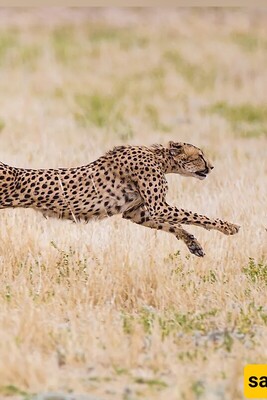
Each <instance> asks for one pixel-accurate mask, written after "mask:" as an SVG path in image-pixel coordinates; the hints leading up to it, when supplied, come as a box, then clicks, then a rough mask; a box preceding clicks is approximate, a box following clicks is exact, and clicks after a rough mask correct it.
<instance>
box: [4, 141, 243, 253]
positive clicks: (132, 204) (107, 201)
mask: <svg viewBox="0 0 267 400" xmlns="http://www.w3.org/2000/svg"><path fill="white" fill-rule="evenodd" d="M212 169H213V166H212V165H211V164H210V162H209V161H208V160H207V158H206V157H205V156H204V154H203V152H202V151H201V150H200V149H199V148H197V147H195V146H193V145H191V144H188V143H174V142H169V143H168V145H167V146H162V145H153V146H150V147H146V146H118V147H115V148H114V149H113V150H111V151H109V152H107V153H106V154H105V155H103V156H102V157H99V158H98V159H97V160H96V161H93V162H91V163H90V164H88V165H84V166H81V167H77V168H58V169H24V168H16V167H10V166H8V165H6V164H3V163H0V208H8V207H23V208H33V209H35V210H38V211H41V212H42V213H43V215H44V216H46V217H56V218H62V219H70V220H73V221H75V222H78V221H80V220H83V221H86V222H87V221H88V220H90V219H92V218H105V217H111V216H113V215H115V214H121V215H122V218H125V219H128V220H130V221H132V222H135V223H136V224H140V225H143V226H146V227H149V228H152V229H157V230H163V231H165V232H169V233H171V234H173V235H174V236H175V237H176V238H177V239H179V240H182V241H183V242H184V243H185V244H186V246H187V247H188V249H189V251H190V252H191V253H193V254H194V255H196V256H198V257H203V256H204V251H203V249H202V247H201V245H200V244H199V243H198V241H197V240H196V239H195V237H194V236H193V235H191V234H190V233H188V232H187V231H186V230H184V229H183V225H190V224H191V225H196V226H200V227H203V228H205V229H208V230H210V229H216V230H218V231H220V232H222V233H224V234H225V235H234V234H235V233H237V232H238V230H239V226H238V225H234V224H231V223H229V222H225V221H222V220H220V219H210V218H208V217H206V216H204V215H200V214H197V213H194V212H192V211H187V210H184V209H182V208H176V207H172V206H170V205H169V204H168V203H167V202H166V194H167V190H168V185H167V181H166V177H165V175H166V174H169V173H175V174H180V175H182V176H190V177H195V178H198V179H204V178H205V177H206V176H207V175H208V174H209V173H210V172H211V170H212Z"/></svg>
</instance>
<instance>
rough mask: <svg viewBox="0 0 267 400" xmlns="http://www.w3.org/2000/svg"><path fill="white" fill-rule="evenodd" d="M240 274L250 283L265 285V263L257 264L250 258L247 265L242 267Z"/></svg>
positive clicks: (266, 279)
mask: <svg viewBox="0 0 267 400" xmlns="http://www.w3.org/2000/svg"><path fill="white" fill-rule="evenodd" d="M242 272H243V273H244V274H245V275H246V276H247V278H248V279H249V280H250V281H251V282H253V283H260V282H262V283H264V284H265V285H267V263H265V262H263V261H259V262H257V261H256V260H255V259H254V258H250V259H249V262H248V265H246V266H245V267H243V269H242Z"/></svg>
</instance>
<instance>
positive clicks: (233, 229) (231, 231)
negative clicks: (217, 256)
mask: <svg viewBox="0 0 267 400" xmlns="http://www.w3.org/2000/svg"><path fill="white" fill-rule="evenodd" d="M239 229H240V226H239V225H235V224H231V223H230V222H225V224H224V226H223V227H222V233H224V234H225V235H235V234H236V233H237V232H238V231H239Z"/></svg>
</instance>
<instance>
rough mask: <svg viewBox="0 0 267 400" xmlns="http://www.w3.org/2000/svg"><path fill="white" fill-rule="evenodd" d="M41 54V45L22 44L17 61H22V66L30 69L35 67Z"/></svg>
mask: <svg viewBox="0 0 267 400" xmlns="http://www.w3.org/2000/svg"><path fill="white" fill-rule="evenodd" d="M41 54H42V47H41V46H36V45H31V46H24V47H22V48H21V49H20V52H19V57H18V58H19V59H18V63H22V64H23V65H24V66H26V67H28V68H30V69H36V67H37V63H38V61H39V59H40V57H41Z"/></svg>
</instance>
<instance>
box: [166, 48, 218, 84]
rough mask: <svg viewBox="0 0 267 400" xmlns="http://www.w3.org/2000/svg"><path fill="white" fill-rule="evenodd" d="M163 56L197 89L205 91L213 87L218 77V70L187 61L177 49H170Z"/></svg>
mask: <svg viewBox="0 0 267 400" xmlns="http://www.w3.org/2000/svg"><path fill="white" fill-rule="evenodd" d="M163 58H164V59H165V60H166V61H167V62H169V63H170V64H171V65H173V66H174V67H175V69H176V71H177V73H178V74H180V75H181V76H182V77H183V78H184V79H185V80H186V81H187V82H188V83H189V84H190V85H191V86H192V87H193V88H194V89H195V90H198V91H204V90H206V89H212V88H213V87H214V82H215V78H216V71H215V69H214V68H212V67H208V66H206V67H205V68H204V67H202V66H201V65H199V64H194V63H192V62H190V61H187V60H186V59H185V58H184V57H182V56H181V54H180V53H178V52H177V51H168V52H166V53H165V54H164V56H163Z"/></svg>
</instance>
